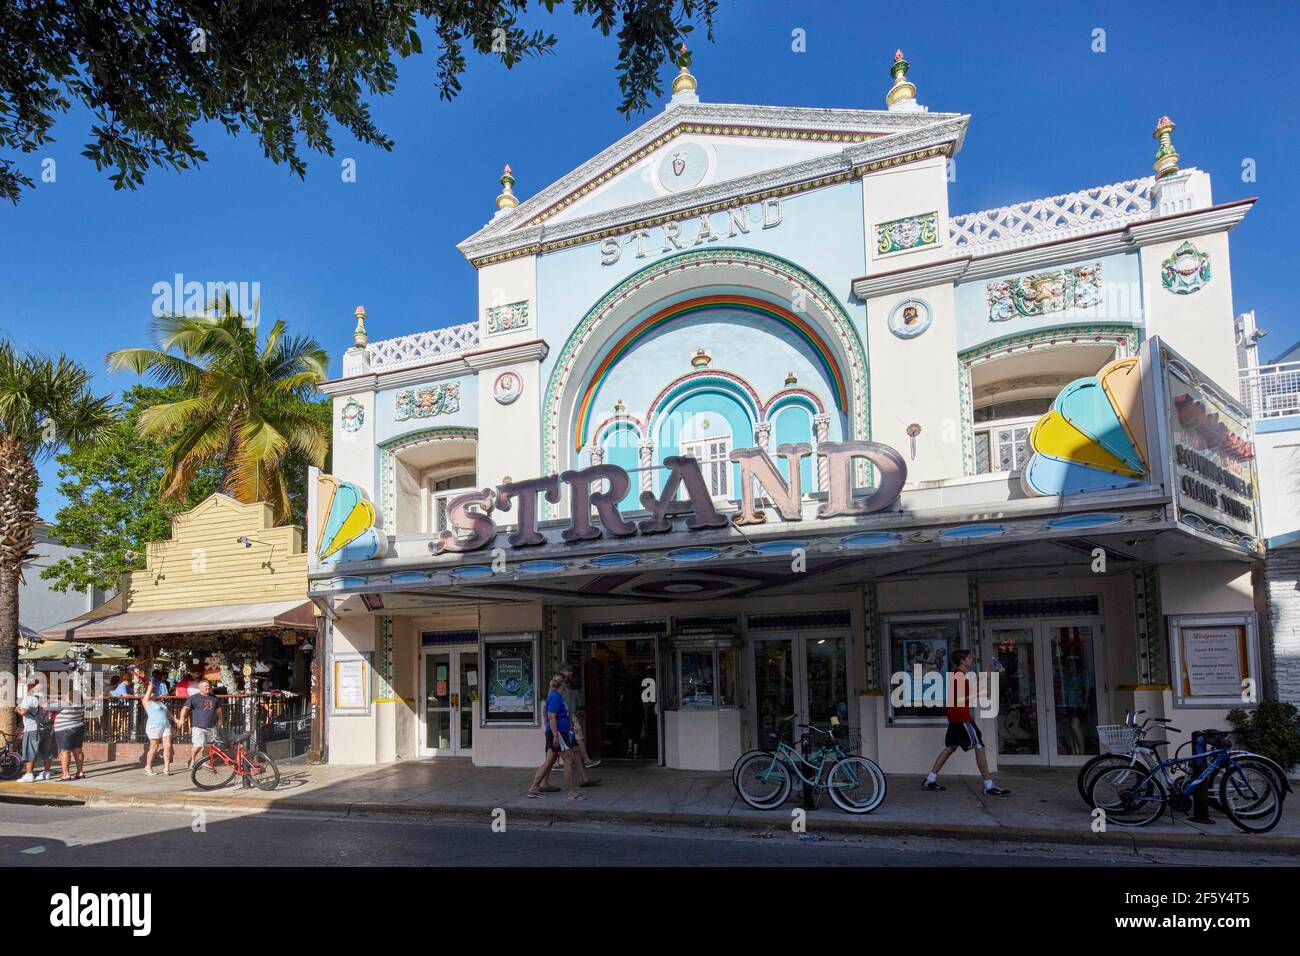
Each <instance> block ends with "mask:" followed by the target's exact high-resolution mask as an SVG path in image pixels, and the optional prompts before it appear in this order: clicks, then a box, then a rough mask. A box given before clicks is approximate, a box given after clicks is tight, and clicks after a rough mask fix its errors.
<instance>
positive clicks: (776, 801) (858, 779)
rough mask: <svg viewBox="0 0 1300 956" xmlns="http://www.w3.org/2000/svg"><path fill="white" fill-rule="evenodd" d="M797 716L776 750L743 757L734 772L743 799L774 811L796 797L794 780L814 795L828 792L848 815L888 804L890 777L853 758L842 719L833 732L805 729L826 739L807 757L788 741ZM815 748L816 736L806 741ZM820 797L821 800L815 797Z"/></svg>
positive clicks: (786, 723) (780, 734) (778, 736)
mask: <svg viewBox="0 0 1300 956" xmlns="http://www.w3.org/2000/svg"><path fill="white" fill-rule="evenodd" d="M794 719H795V718H794V717H793V716H790V717H787V718H786V719H785V720H783V721H781V725H780V727H779V728H778V730H777V732H776V733H774V734H769V736H770V737H772V738H774V739H775V741H776V749H775V750H754V751H750V752H749V753H747V754H744V755H742V756H741V758H740V759H739V760H737V761H736V765H735V767H734V768H733V769H732V772H731V779H732V783H734V784H735V787H736V792H737V793H739V794H740V798H741V799H742V800H744V801H745V802H746V803H747V804H749V805H750V806H751V807H753V808H754V809H755V810H774V809H776V808H777V807H779V806H781V804H783V803H785V801H786V800H787V799H788V798H789V796H790V791H791V790H792V789H793V786H794V780H793V778H794V777H798V778H799V780H800V781H801V782H802V783H804V784H806V785H807V786H810V787H812V788H813V792H814V795H817V794H820V793H821V791H823V790H826V791H828V792H829V793H830V795H831V799H832V800H834V801H835V805H836V806H837V807H839V808H840V809H841V810H843V811H844V812H845V813H870V812H871V811H872V810H874V809H876V807H878V806H880V804H881V803H882V802H884V799H885V790H886V783H885V774H884V772H883V771H882V770H881V769H880V768H879V767H878V766H876V764H875V762H874V761H871V760H868V759H867V758H866V757H861V756H857V755H855V754H847V753H845V752H844V750H843V748H842V747H841V746H840V744H841V742H842V741H843V737H841V736H840V730H841V728H840V726H839V720H838V718H835V717H832V718H831V727H830V729H829V730H822V729H821V728H819V727H814V726H813V725H811V724H800V725H799V726H800V727H801V728H803V729H804V730H806V731H808V735H815V736H817V737H819V738H822V741H821V743H820V745H819V746H818V747H817V749H816V750H815V751H813V752H812V753H809V754H808V755H806V756H805V755H804V754H801V753H799V751H797V750H795V749H794V748H793V747H791V746H790V745H789V744H787V743H786V742H785V739H784V738H785V736H786V731H787V730H788V729H789V728H790V727H791V726H792V725H793V723H794ZM804 739H805V740H807V741H809V743H811V736H805V738H804ZM814 798H815V797H814Z"/></svg>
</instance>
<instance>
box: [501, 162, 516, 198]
mask: <svg viewBox="0 0 1300 956" xmlns="http://www.w3.org/2000/svg"><path fill="white" fill-rule="evenodd" d="M514 184H515V177H514V176H511V175H510V164H509V163H506V169H505V172H503V173H502V174H501V195H500V196H497V208H498V209H514V208H515V207H516V206H518V205H519V199H518V198H517V197H516V196H515V194H514V192H513V191H512V190H511V188H510V187H511V186H513V185H514Z"/></svg>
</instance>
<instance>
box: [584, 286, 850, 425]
mask: <svg viewBox="0 0 1300 956" xmlns="http://www.w3.org/2000/svg"><path fill="white" fill-rule="evenodd" d="M714 309H736V310H739V311H741V312H748V313H751V314H753V315H761V316H764V317H766V318H769V319H774V320H776V321H777V322H780V323H781V324H782V325H785V326H787V327H789V328H790V329H792V330H793V331H794V332H795V334H796V335H798V336H799V338H800V339H802V340H803V341H804V342H805V343H807V344H808V346H810V347H811V348H812V350H813V353H814V354H815V355H816V356H817V363H818V365H819V366H820V367H821V369H822V371H823V372H825V373H826V377H827V379H828V380H829V381H830V382H831V383H832V386H833V388H834V392H835V407H836V408H838V409H839V410H840V411H841V412H847V411H848V406H849V400H848V384H847V382H846V380H845V377H844V373H843V372H842V371H841V370H840V366H839V363H838V362H837V361H836V359H835V353H834V352H832V351H831V348H830V346H829V345H827V344H826V340H825V339H823V338H822V337H821V335H820V334H819V333H818V332H817V329H816V328H815V327H814V326H813V325H812V323H810V322H809V321H808V320H807V319H805V318H803V317H802V316H800V315H797V314H795V313H794V312H791V311H790V310H789V309H786V308H783V307H782V306H779V305H775V304H774V303H771V302H768V301H767V300H765V299H757V298H754V297H753V296H747V295H729V294H718V295H706V296H697V297H695V298H693V299H687V300H686V301H684V302H679V303H677V304H676V305H670V306H668V307H667V308H665V309H660V310H659V311H658V312H656V313H654V314H653V315H651V316H649V317H647V318H645V319H642V320H641V321H640V322H638V323H637V324H636V325H635V326H634V327H633V328H632V329H630V330H629V331H628V332H627V333H625V334H624V335H623V336H622V337H621V338H620V339H619V340H618V341H617V342H616V343H615V344H614V347H613V348H612V349H610V351H609V353H608V354H607V355H606V356H605V357H604V358H603V359H601V361H600V364H599V365H597V366H596V368H595V370H594V371H593V372H592V374H591V378H590V379H589V381H588V382H587V387H586V388H585V389H583V392H582V395H581V396H580V398H579V400H578V408H577V415H576V418H575V421H574V430H573V435H574V438H573V450H574V451H581V450H582V448H583V446H584V445H586V443H587V439H588V437H589V436H588V430H589V429H590V427H591V418H592V409H593V407H594V405H595V400H596V394H597V393H598V392H599V391H600V387H601V385H603V384H604V382H605V379H606V378H608V376H609V373H610V371H611V370H612V369H613V368H614V366H615V365H617V364H618V362H619V360H620V359H622V358H623V356H625V355H626V354H627V353H628V352H630V351H631V350H632V349H633V348H634V347H635V346H636V344H637V342H639V341H640V340H641V339H644V338H645V337H646V336H647V335H649V334H651V333H652V332H654V331H655V329H657V328H659V327H661V326H663V325H665V324H667V323H669V322H672V321H674V320H675V319H680V318H682V317H683V316H687V315H691V314H693V313H696V312H707V311H711V310H714Z"/></svg>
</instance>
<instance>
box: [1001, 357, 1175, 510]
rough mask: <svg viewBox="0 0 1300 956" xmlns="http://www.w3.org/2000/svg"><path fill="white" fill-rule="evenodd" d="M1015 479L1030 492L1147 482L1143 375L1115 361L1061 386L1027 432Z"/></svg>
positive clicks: (1128, 362)
mask: <svg viewBox="0 0 1300 956" xmlns="http://www.w3.org/2000/svg"><path fill="white" fill-rule="evenodd" d="M1029 444H1030V446H1031V447H1032V448H1033V450H1034V454H1033V455H1032V456H1031V457H1030V459H1029V462H1028V463H1027V464H1026V465H1025V468H1024V471H1023V472H1022V473H1021V476H1020V481H1021V484H1022V485H1023V487H1024V489H1025V493H1026V494H1029V495H1074V494H1082V493H1084V492H1089V491H1110V490H1112V489H1115V488H1131V487H1133V486H1135V485H1142V484H1146V482H1147V481H1148V480H1149V478H1150V471H1149V468H1148V458H1147V446H1146V412H1145V407H1144V406H1143V404H1142V373H1141V369H1140V366H1139V361H1138V359H1136V358H1125V359H1117V360H1115V361H1114V362H1111V363H1109V364H1108V365H1106V366H1104V367H1103V368H1102V370H1101V371H1100V372H1098V373H1097V374H1096V375H1091V376H1088V377H1087V378H1079V379H1075V380H1074V381H1073V382H1071V383H1070V384H1069V385H1067V386H1065V388H1063V389H1062V390H1061V393H1060V394H1059V395H1057V396H1056V400H1055V401H1054V402H1053V403H1052V408H1051V411H1049V412H1048V413H1047V414H1046V415H1044V416H1043V417H1042V418H1040V419H1039V420H1038V422H1037V423H1036V424H1035V425H1034V428H1033V431H1032V432H1031V433H1030V436H1029Z"/></svg>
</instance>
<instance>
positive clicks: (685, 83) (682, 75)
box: [673, 43, 700, 96]
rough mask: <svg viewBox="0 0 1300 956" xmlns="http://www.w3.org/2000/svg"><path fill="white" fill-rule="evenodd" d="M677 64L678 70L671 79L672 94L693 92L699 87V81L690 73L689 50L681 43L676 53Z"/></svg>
mask: <svg viewBox="0 0 1300 956" xmlns="http://www.w3.org/2000/svg"><path fill="white" fill-rule="evenodd" d="M677 65H678V66H679V67H680V70H679V71H678V73H677V77H676V78H675V79H674V80H673V96H676V95H677V94H678V93H693V92H695V91H696V90H698V89H699V88H700V84H699V82H698V81H697V80H696V79H695V77H694V76H692V75H691V51H690V50H688V49H686V44H685V43H683V44H682V45H681V47H680V48H679V50H678V53H677Z"/></svg>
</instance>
